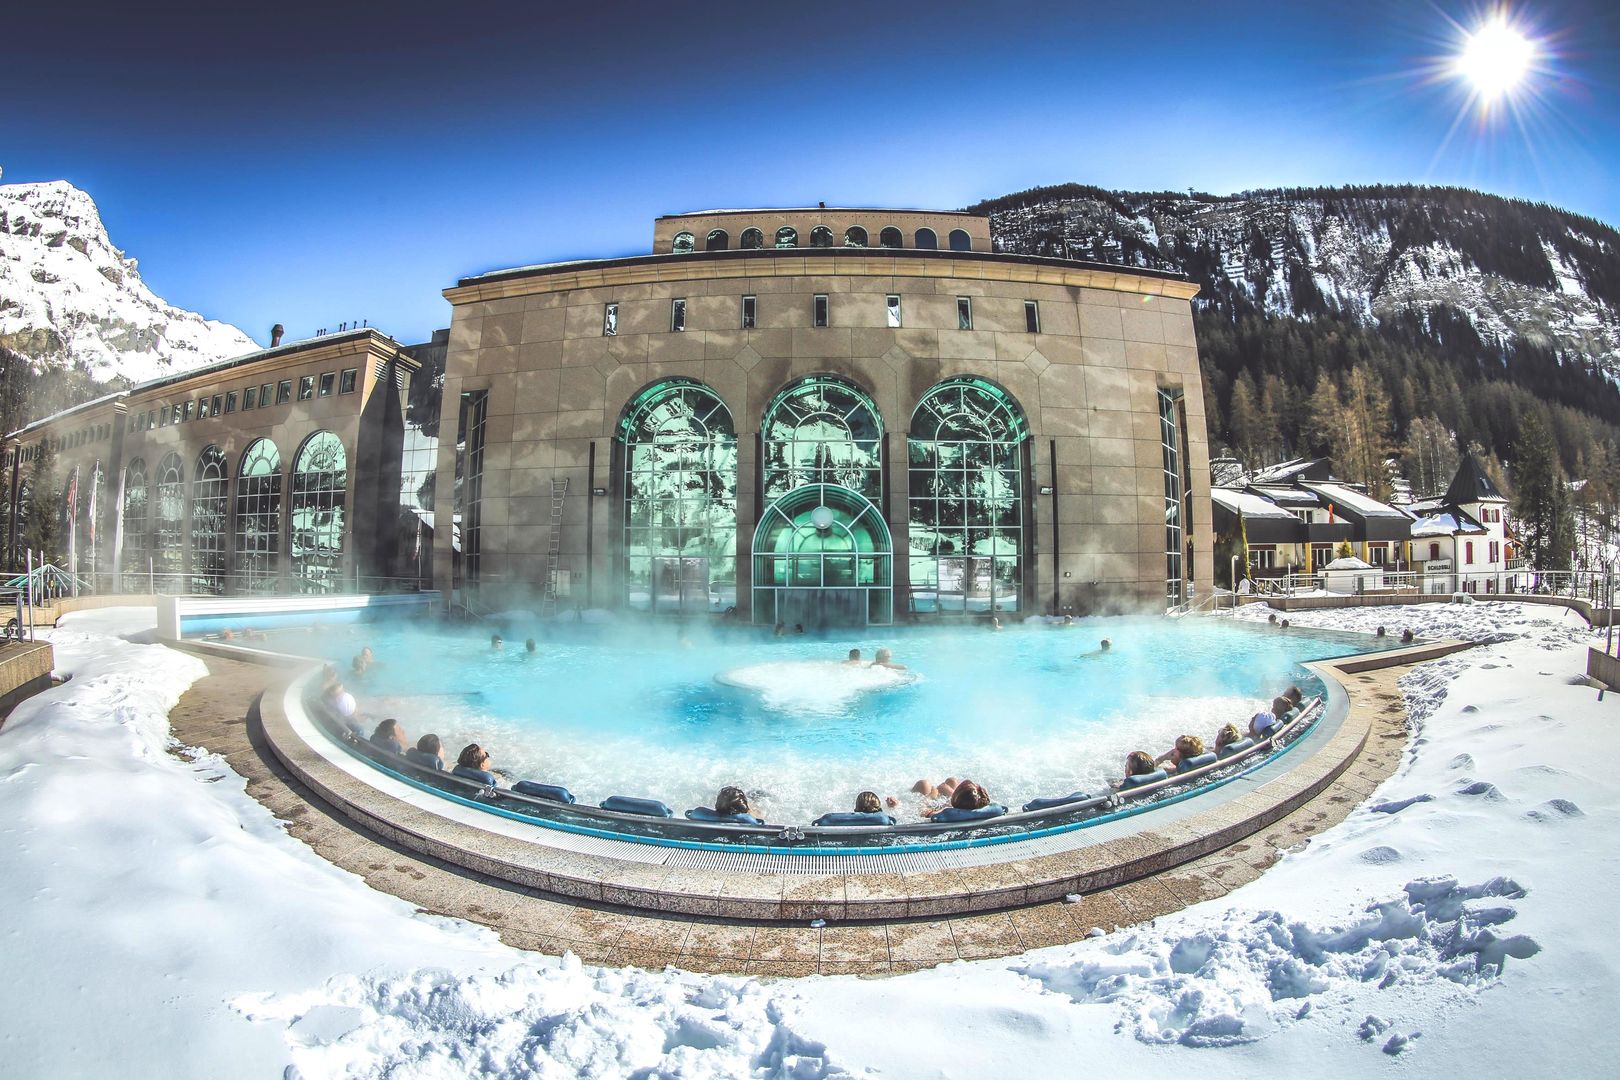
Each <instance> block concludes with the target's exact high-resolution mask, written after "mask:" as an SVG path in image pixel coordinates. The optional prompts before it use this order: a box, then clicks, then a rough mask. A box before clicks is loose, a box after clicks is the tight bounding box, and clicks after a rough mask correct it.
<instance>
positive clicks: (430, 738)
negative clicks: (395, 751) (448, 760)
mask: <svg viewBox="0 0 1620 1080" xmlns="http://www.w3.org/2000/svg"><path fill="white" fill-rule="evenodd" d="M405 756H406V757H408V758H410V759H411V760H412V761H414V762H415V763H416V764H418V765H420V766H422V768H424V769H443V768H444V744H443V743H442V742H440V741H439V737H438V736H437V735H424V736H422V737H421V738H420V739H417V740H416V745H415V746H413V747H411V748H410V749H409V750H407V751H405Z"/></svg>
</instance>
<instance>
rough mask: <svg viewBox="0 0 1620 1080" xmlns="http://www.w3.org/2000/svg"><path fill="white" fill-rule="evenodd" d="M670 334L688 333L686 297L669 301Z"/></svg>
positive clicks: (678, 297)
mask: <svg viewBox="0 0 1620 1080" xmlns="http://www.w3.org/2000/svg"><path fill="white" fill-rule="evenodd" d="M669 332H670V333H672V334H684V333H686V297H684V296H672V297H670V299H669Z"/></svg>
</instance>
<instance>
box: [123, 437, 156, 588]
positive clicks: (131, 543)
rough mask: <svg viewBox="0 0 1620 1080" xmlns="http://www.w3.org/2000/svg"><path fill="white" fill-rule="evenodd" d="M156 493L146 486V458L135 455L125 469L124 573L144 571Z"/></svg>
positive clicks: (140, 572)
mask: <svg viewBox="0 0 1620 1080" xmlns="http://www.w3.org/2000/svg"><path fill="white" fill-rule="evenodd" d="M151 498H152V493H151V492H150V491H149V490H148V489H147V486H146V461H145V460H144V459H142V458H135V459H134V460H133V461H131V462H130V463H129V465H128V467H126V468H125V469H124V573H126V574H144V573H146V571H147V569H148V566H147V562H146V558H147V552H148V551H149V550H150V545H149V541H148V538H147V535H146V529H147V513H148V510H149V508H150V503H151Z"/></svg>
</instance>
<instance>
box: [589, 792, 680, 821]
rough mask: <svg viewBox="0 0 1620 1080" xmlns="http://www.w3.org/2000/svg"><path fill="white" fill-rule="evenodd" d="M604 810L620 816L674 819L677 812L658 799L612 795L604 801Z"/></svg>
mask: <svg viewBox="0 0 1620 1080" xmlns="http://www.w3.org/2000/svg"><path fill="white" fill-rule="evenodd" d="M602 809H604V810H613V811H616V812H618V813H620V814H641V815H642V816H644V817H674V816H675V811H673V810H671V809H670V808H669V807H667V806H665V805H664V804H663V803H661V802H659V801H658V800H657V799H636V798H632V797H631V796H629V795H610V796H608V797H607V798H605V799H603V800H602Z"/></svg>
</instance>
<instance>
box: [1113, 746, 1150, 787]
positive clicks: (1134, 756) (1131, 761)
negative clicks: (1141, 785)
mask: <svg viewBox="0 0 1620 1080" xmlns="http://www.w3.org/2000/svg"><path fill="white" fill-rule="evenodd" d="M1158 771H1159V766H1158V765H1157V764H1155V763H1154V761H1153V755H1152V754H1150V753H1148V752H1147V751H1146V750H1132V751H1131V752H1130V753H1129V754H1126V755H1125V780H1129V779H1130V778H1131V777H1133V776H1148V775H1150V774H1152V773H1156V772H1158ZM1125 780H1120V781H1116V782H1115V784H1114V786H1115V787H1116V788H1118V787H1123V786H1124V784H1125Z"/></svg>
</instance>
